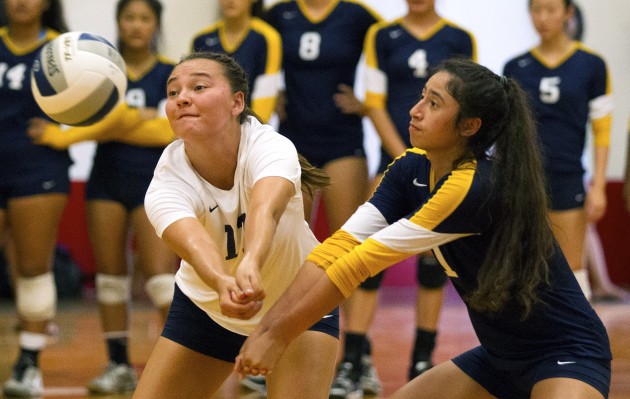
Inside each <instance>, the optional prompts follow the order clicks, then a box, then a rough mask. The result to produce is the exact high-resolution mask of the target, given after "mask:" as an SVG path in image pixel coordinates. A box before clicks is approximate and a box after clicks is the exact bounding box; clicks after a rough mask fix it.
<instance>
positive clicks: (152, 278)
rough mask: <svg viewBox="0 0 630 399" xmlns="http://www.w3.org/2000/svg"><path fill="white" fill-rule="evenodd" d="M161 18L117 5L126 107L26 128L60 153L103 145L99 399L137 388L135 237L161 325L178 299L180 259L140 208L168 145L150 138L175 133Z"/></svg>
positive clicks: (98, 176)
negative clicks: (132, 344) (82, 123)
mask: <svg viewBox="0 0 630 399" xmlns="http://www.w3.org/2000/svg"><path fill="white" fill-rule="evenodd" d="M161 14H162V5H161V3H160V2H159V1H158V0H120V1H119V2H118V3H117V5H116V21H117V24H118V36H119V40H118V42H119V43H118V48H119V50H120V53H121V55H122V57H123V59H124V60H125V64H126V67H127V93H126V95H125V104H123V105H121V106H119V107H117V108H116V109H115V110H114V111H113V112H112V113H111V114H109V115H107V116H106V117H105V118H104V120H102V121H100V122H98V123H96V124H94V125H93V126H88V127H75V128H70V129H68V130H64V131H61V129H59V126H58V125H53V124H45V123H41V122H43V121H33V123H31V126H30V127H29V135H31V137H32V138H33V139H34V140H35V142H37V143H39V144H42V145H43V144H46V145H49V146H52V147H55V148H64V147H67V146H68V145H70V144H72V143H75V142H77V141H82V140H89V139H95V140H98V141H99V144H98V147H97V149H96V155H95V158H94V163H93V166H92V172H91V174H90V178H89V180H88V183H87V188H86V198H87V221H88V228H89V233H90V242H91V244H92V249H93V250H94V257H95V260H96V297H97V300H98V303H99V310H100V314H101V324H102V328H103V331H104V335H105V341H106V345H107V353H108V358H109V362H108V365H107V367H106V368H105V371H104V372H103V374H102V375H100V376H99V377H97V378H94V379H93V380H92V381H90V383H89V385H88V390H89V391H90V392H92V393H96V394H117V393H123V392H129V391H132V390H133V389H134V388H135V386H136V381H137V377H136V372H135V370H134V368H133V366H132V365H131V362H130V360H129V355H128V349H127V347H128V336H129V324H130V323H129V316H130V313H129V305H130V302H131V276H130V271H129V265H128V264H127V259H128V256H127V255H128V251H129V242H130V238H131V237H133V240H134V242H135V244H136V245H135V247H136V249H137V251H136V254H137V256H136V259H137V262H136V264H135V265H136V266H138V267H139V268H140V270H141V271H142V273H143V275H144V278H145V279H146V283H145V290H146V292H147V294H148V296H149V298H150V300H151V301H152V302H153V305H154V306H155V307H156V308H157V309H158V310H159V311H160V313H161V315H162V317H163V319H164V320H165V319H166V316H167V314H168V310H169V307H170V304H171V300H172V298H173V290H174V286H175V278H174V269H175V267H176V257H175V254H174V253H173V252H172V251H171V250H170V249H169V248H168V247H167V246H166V244H165V243H164V242H162V240H160V239H159V237H156V236H155V234H154V232H153V227H152V226H151V223H150V222H149V220H148V218H147V215H146V212H145V210H144V206H143V205H144V195H145V193H146V190H147V188H148V187H149V183H150V182H151V179H152V177H153V170H154V169H155V165H156V164H157V161H158V159H159V158H160V156H161V154H162V151H163V150H164V147H165V146H166V143H162V144H161V145H159V142H160V140H157V143H152V142H151V140H152V138H151V136H154V135H155V136H166V137H168V141H171V139H172V135H173V133H172V130H171V129H170V127H169V126H168V120H167V119H166V117H165V115H164V103H165V101H166V92H165V90H164V87H165V86H166V80H167V79H168V77H169V76H170V74H171V71H172V70H173V63H172V62H171V61H169V60H166V59H165V58H163V57H162V56H160V55H159V54H158V53H157V52H156V51H157V49H156V44H157V37H158V35H159V29H160V19H161ZM37 122H39V123H37ZM160 131H161V132H160ZM154 133H157V134H154ZM129 138H140V139H143V138H144V139H145V140H144V141H143V140H132V143H131V144H129V143H124V142H123V141H122V140H128V139H129ZM118 140H121V141H118ZM145 141H146V143H147V145H144V144H143V143H144V142H145ZM153 144H158V145H153Z"/></svg>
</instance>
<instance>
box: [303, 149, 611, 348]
mask: <svg viewBox="0 0 630 399" xmlns="http://www.w3.org/2000/svg"><path fill="white" fill-rule="evenodd" d="M491 175H492V162H491V161H490V160H480V161H478V162H469V163H467V164H465V165H462V166H461V167H460V168H458V169H456V170H453V171H452V172H451V173H450V174H448V175H446V176H444V177H443V178H441V179H440V180H439V181H434V179H433V176H434V175H433V172H432V171H431V163H430V161H429V160H428V159H427V157H426V153H425V152H424V151H422V150H418V149H411V150H408V151H407V152H406V153H405V154H403V155H402V156H401V157H399V158H397V159H396V160H395V161H394V162H393V163H392V164H391V165H390V167H389V169H388V170H387V171H386V172H385V174H384V177H383V179H382V181H381V183H380V185H379V186H378V188H377V190H376V191H375V193H374V195H373V196H372V197H371V198H370V200H369V201H368V202H367V203H366V204H364V205H362V206H361V207H360V208H359V209H358V210H357V212H355V214H354V215H353V216H352V217H351V218H350V219H349V220H348V221H347V222H346V224H344V226H343V227H342V228H341V231H340V232H339V233H335V235H333V237H331V238H329V239H328V240H327V241H325V242H324V243H322V244H321V245H320V246H319V247H317V248H316V249H315V250H314V251H313V253H312V254H311V255H309V258H308V260H312V261H314V262H315V263H317V264H320V265H322V266H324V267H327V270H326V272H327V274H328V276H329V277H330V278H331V280H332V281H333V282H334V283H335V285H337V287H339V289H340V290H341V291H342V292H344V295H346V294H349V293H350V292H352V290H353V289H354V287H356V286H357V285H358V284H359V283H360V281H357V280H360V279H362V278H365V277H367V276H368V275H372V276H373V275H376V274H377V273H379V272H380V271H382V270H383V269H385V268H386V267H388V266H390V265H392V264H394V263H397V262H399V261H401V260H403V259H405V258H408V257H409V256H412V255H415V254H418V253H421V252H424V251H426V250H429V249H432V250H433V252H434V254H435V256H436V258H437V259H438V261H439V262H440V264H441V265H442V267H443V268H444V271H445V273H446V274H447V275H448V276H449V277H450V279H451V281H452V283H453V285H454V287H455V289H456V290H457V292H458V293H459V294H460V296H461V297H462V298H463V299H464V302H465V303H466V299H467V296H468V295H469V294H470V293H471V292H472V291H473V290H475V289H476V287H477V279H478V274H479V270H480V268H481V266H482V264H483V261H484V258H485V256H486V253H487V249H488V247H489V245H490V242H491V240H492V237H493V235H494V231H495V229H496V226H495V223H496V222H495V221H496V220H497V209H498V199H497V198H496V196H495V195H494V194H493V193H494V191H493V190H494V187H493V184H492V181H491ZM524 239H526V237H524ZM329 243H330V244H329ZM335 244H336V245H335ZM332 245H334V247H331V246H332ZM340 247H345V248H346V254H345V255H343V256H340V257H339V256H336V257H334V259H336V260H334V261H333V262H332V263H331V264H330V263H329V264H327V260H326V259H330V257H328V254H330V253H334V251H336V252H337V253H338V252H339V250H338V248H340ZM549 264H550V269H549V272H550V280H551V284H550V286H541V287H540V288H539V293H538V294H539V297H540V299H541V302H540V303H538V304H536V305H534V307H533V310H532V313H531V314H530V315H529V317H528V318H527V319H526V320H522V319H521V318H522V307H520V306H519V305H518V304H517V302H516V301H515V300H514V299H512V300H511V301H509V302H508V303H507V305H506V307H505V308H504V309H503V310H502V311H501V312H500V313H498V314H486V313H481V312H478V311H476V310H474V309H472V308H471V307H470V306H468V303H466V305H467V307H468V313H469V315H470V319H471V322H472V325H473V327H474V329H475V332H476V334H477V337H478V338H479V341H480V342H481V345H483V346H484V348H486V349H487V350H488V352H489V353H490V354H492V355H493V356H496V357H498V358H503V359H512V360H518V359H528V358H530V357H538V358H540V357H544V356H546V355H548V354H552V353H555V354H557V353H558V352H563V353H566V354H572V355H576V356H580V357H587V358H594V359H604V360H610V359H611V353H610V347H609V342H608V336H607V333H606V330H605V328H604V325H603V324H602V322H601V320H600V319H599V317H598V316H597V314H596V313H595V311H594V310H593V308H592V307H591V306H590V304H589V303H588V301H587V300H586V298H585V297H584V294H583V293H582V291H581V289H580V287H579V285H578V283H577V281H576V280H575V277H574V275H573V272H572V271H571V269H570V268H569V265H568V264H567V262H566V260H565V258H564V256H563V255H562V253H561V251H560V249H559V247H558V246H557V245H556V249H555V252H554V254H553V256H552V257H551V258H550V259H549Z"/></svg>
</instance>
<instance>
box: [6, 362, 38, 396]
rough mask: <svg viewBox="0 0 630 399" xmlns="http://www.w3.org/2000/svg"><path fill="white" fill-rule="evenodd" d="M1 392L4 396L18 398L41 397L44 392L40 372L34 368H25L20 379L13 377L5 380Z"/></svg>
mask: <svg viewBox="0 0 630 399" xmlns="http://www.w3.org/2000/svg"><path fill="white" fill-rule="evenodd" d="M2 392H3V393H4V396H13V397H20V398H27V397H32V396H41V395H42V393H43V392H44V383H43V381H42V372H41V370H40V369H39V368H37V367H35V366H29V367H27V368H26V370H24V374H22V378H21V379H19V380H18V379H16V378H15V376H13V377H11V379H9V380H7V381H6V382H5V383H4V385H3V386H2Z"/></svg>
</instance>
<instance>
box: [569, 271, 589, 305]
mask: <svg viewBox="0 0 630 399" xmlns="http://www.w3.org/2000/svg"><path fill="white" fill-rule="evenodd" d="M573 275H574V276H575V279H576V280H577V282H578V284H579V285H580V288H581V289H582V292H583V293H584V296H585V297H586V299H588V300H589V301H590V300H591V283H590V281H589V279H588V272H587V271H586V269H580V270H575V271H574V272H573Z"/></svg>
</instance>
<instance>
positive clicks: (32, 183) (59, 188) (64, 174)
mask: <svg viewBox="0 0 630 399" xmlns="http://www.w3.org/2000/svg"><path fill="white" fill-rule="evenodd" d="M52 193H62V194H69V193H70V178H69V177H68V169H57V168H50V169H48V170H41V171H38V172H37V173H36V174H35V173H33V174H30V175H21V176H19V177H16V178H15V179H11V180H2V181H0V209H6V208H7V203H8V202H9V200H10V199H12V198H20V197H30V196H32V195H39V194H52Z"/></svg>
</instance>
